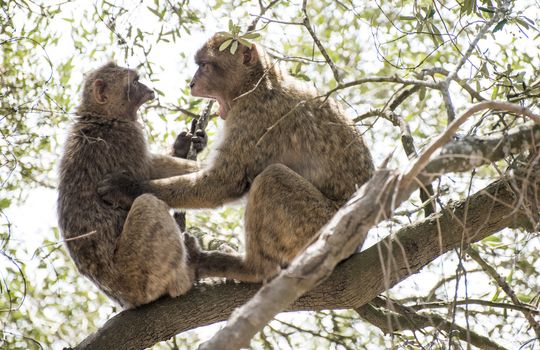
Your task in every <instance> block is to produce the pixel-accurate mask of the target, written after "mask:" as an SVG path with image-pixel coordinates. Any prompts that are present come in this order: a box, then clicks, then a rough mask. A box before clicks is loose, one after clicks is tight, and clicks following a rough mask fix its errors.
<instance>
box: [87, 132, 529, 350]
mask: <svg viewBox="0 0 540 350" xmlns="http://www.w3.org/2000/svg"><path fill="white" fill-rule="evenodd" d="M512 135H513V137H509V138H510V139H511V140H512V141H511V142H510V143H511V144H512V146H511V147H509V146H508V144H507V143H506V142H504V141H503V139H501V140H499V141H497V142H498V144H500V145H501V149H506V150H509V149H512V150H520V149H522V148H525V147H527V146H526V145H528V146H529V147H531V146H532V145H534V144H537V143H538V142H539V141H540V131H539V129H538V128H537V127H535V128H534V129H531V130H520V131H518V132H515V133H513V134H512ZM518 136H519V137H518ZM518 138H521V142H520V143H519V142H517V141H516V140H517V139H518ZM495 141H496V140H492V141H491V142H495ZM504 145H506V147H505V146H504ZM467 146H468V145H467ZM451 151H454V152H456V153H454V155H455V154H464V153H462V152H461V151H462V150H461V149H459V147H458V146H455V145H454V144H453V143H450V144H449V145H447V146H446V147H445V148H444V149H443V152H442V153H444V154H445V156H444V157H443V158H442V159H441V158H438V159H436V160H434V161H432V162H431V163H430V164H429V165H430V166H431V165H432V164H435V165H433V166H431V170H433V171H435V170H436V169H439V170H440V169H441V166H443V165H444V164H447V163H446V162H445V160H448V159H450V158H449V156H450V153H451ZM504 154H506V153H505V152H502V153H501V152H499V153H497V152H494V153H490V154H485V155H484V156H483V157H481V158H480V159H482V160H485V159H491V160H495V159H494V158H493V157H495V155H497V156H500V155H504ZM437 162H443V163H441V164H440V165H439V166H436V163H437ZM467 163H469V164H470V162H468V161H467ZM474 164H475V165H476V163H474ZM458 165H459V164H458V163H454V164H453V166H456V167H457V166H458ZM471 166H472V165H471ZM530 183H531V184H535V182H534V181H530ZM379 188H380V187H379ZM383 192H384V191H383ZM374 200H375V199H374ZM519 200H520V199H518V198H517V196H516V195H515V194H514V192H513V191H512V189H511V187H510V186H508V184H507V182H506V181H503V180H501V181H498V182H496V183H495V184H493V185H492V186H489V187H488V188H487V189H486V190H484V191H481V192H480V193H477V194H476V195H473V196H471V197H469V198H468V199H467V200H466V201H464V202H462V203H460V204H459V205H456V206H455V207H452V208H447V209H445V210H442V211H441V212H440V213H438V214H437V215H433V216H431V217H429V218H428V219H427V220H424V221H423V222H420V223H416V224H413V225H410V226H408V227H405V228H403V229H402V230H400V231H399V232H398V234H397V235H396V238H395V239H392V238H387V239H385V240H383V241H381V242H379V243H378V244H376V245H375V246H373V247H371V248H369V249H367V250H366V251H364V252H362V253H360V254H356V255H354V256H353V257H352V258H350V259H348V260H347V261H345V262H343V263H341V264H340V265H339V267H338V268H337V269H336V271H335V272H334V273H333V274H332V275H331V277H330V278H329V279H327V280H326V281H325V282H324V283H322V284H321V285H320V286H318V287H317V288H316V289H314V290H313V291H311V292H309V293H308V294H306V295H305V296H303V297H301V298H299V299H298V300H296V301H295V302H294V303H293V304H292V305H288V306H286V307H285V308H282V309H288V310H320V309H336V308H357V307H360V306H362V305H363V304H365V303H367V302H369V301H370V300H371V299H373V298H374V297H375V296H377V295H378V294H379V293H381V292H383V291H384V290H386V289H388V288H390V287H391V286H393V285H395V284H396V283H398V282H399V281H401V280H402V279H404V278H406V277H408V276H410V275H412V274H414V273H416V272H418V271H419V270H420V268H422V267H423V266H425V265H426V264H428V263H429V262H430V261H432V260H433V259H435V258H436V257H438V256H439V255H441V254H443V253H444V252H446V251H448V250H450V249H453V248H455V247H459V246H461V245H463V244H465V243H467V242H472V241H478V240H480V239H482V238H484V237H486V236H489V235H491V234H493V233H495V232H497V231H499V230H501V229H502V228H504V227H508V226H511V225H513V224H514V222H515V219H516V217H515V216H514V214H515V212H516V207H517V205H518V203H521V202H519ZM374 203H375V202H372V203H371V207H372V208H373V207H375V205H374ZM465 203H468V208H467V209H466V210H467V220H466V221H465V222H464V220H463V217H464V211H465ZM351 204H353V205H354V201H352V202H351ZM487 208H489V210H486V209H487ZM346 209H347V208H346ZM348 209H350V207H349V208H348ZM371 210H373V209H371ZM367 212H369V210H368V211H367ZM520 218H521V217H520ZM355 221H356V219H354V218H353V219H349V220H348V222H347V224H349V225H353V224H355V225H356V224H357V223H355ZM367 224H369V223H367ZM367 224H366V225H367ZM361 225H362V224H360V226H357V227H352V228H351V229H350V232H351V234H352V235H353V236H354V235H356V234H358V232H360V229H364V227H363V226H361ZM464 225H465V226H464ZM330 227H332V226H330ZM438 227H444V232H439V231H438V230H437V228H438ZM325 238H326V239H327V240H328V241H330V240H331V238H330V237H327V236H325ZM330 244H331V242H330ZM349 244H351V243H349ZM390 259H391V261H392V264H389V265H388V264H386V262H387V261H389V260H390ZM319 263H320V261H319ZM314 267H315V268H316V269H317V268H319V266H314ZM326 268H328V267H326ZM381 274H382V275H383V276H385V277H386V278H381ZM290 278H300V276H299V275H298V276H294V275H293V276H290ZM295 282H296V281H295ZM259 287H260V286H259V285H253V284H222V285H214V286H208V285H200V286H197V287H195V288H194V289H193V290H192V291H191V292H190V293H188V294H187V295H185V296H183V297H181V298H179V299H164V300H160V301H158V302H156V303H153V304H150V305H147V306H144V307H142V308H140V309H138V310H132V311H126V312H122V313H120V314H119V315H117V316H115V317H114V318H112V319H111V320H109V321H108V322H107V323H106V324H105V326H104V327H103V328H102V329H101V330H100V331H98V333H96V334H95V335H93V336H91V337H89V338H87V339H86V340H85V341H84V342H83V343H81V344H80V345H79V346H77V349H102V348H104V347H105V346H109V347H110V348H115V349H137V348H144V347H147V346H150V345H152V344H154V343H155V342H157V341H160V340H166V339H168V338H170V337H172V336H173V335H175V334H177V333H179V332H183V331H186V330H189V329H192V328H195V327H199V326H203V325H207V324H211V323H214V322H217V321H221V320H224V319H225V318H226V317H227V316H228V315H229V314H230V313H231V312H232V311H233V309H234V308H235V307H237V306H238V305H241V304H243V303H244V302H245V301H246V300H248V299H249V298H251V297H252V296H253V295H254V294H255V292H256V291H257V289H258V288H259ZM263 289H265V288H264V287H263ZM281 295H282V296H286V295H287V291H286V290H285V292H284V293H283V294H281ZM266 301H267V302H269V301H270V302H271V300H266ZM263 302H264V300H263ZM282 309H279V310H282ZM238 347H239V346H237V345H232V346H231V348H238ZM218 348H221V347H216V348H214V349H218Z"/></svg>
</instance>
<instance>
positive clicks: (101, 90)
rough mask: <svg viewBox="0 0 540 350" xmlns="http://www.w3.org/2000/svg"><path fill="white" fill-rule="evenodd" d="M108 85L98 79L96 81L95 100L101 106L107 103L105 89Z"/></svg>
mask: <svg viewBox="0 0 540 350" xmlns="http://www.w3.org/2000/svg"><path fill="white" fill-rule="evenodd" d="M106 86H107V83H105V81H103V80H102V79H96V80H95V81H94V98H95V99H96V102H97V103H99V104H100V105H102V104H105V103H107V95H105V87H106Z"/></svg>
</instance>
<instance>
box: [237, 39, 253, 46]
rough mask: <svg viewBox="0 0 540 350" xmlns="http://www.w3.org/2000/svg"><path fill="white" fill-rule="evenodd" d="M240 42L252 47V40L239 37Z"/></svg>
mask: <svg viewBox="0 0 540 350" xmlns="http://www.w3.org/2000/svg"><path fill="white" fill-rule="evenodd" d="M237 40H238V42H239V43H240V44H242V45H244V46H246V47H251V42H249V41H247V40H246V39H244V38H238V39H237Z"/></svg>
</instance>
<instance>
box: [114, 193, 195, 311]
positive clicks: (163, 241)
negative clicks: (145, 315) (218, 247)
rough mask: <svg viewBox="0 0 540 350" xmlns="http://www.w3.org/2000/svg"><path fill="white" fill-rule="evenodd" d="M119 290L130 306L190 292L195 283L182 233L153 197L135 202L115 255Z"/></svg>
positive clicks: (167, 212)
mask: <svg viewBox="0 0 540 350" xmlns="http://www.w3.org/2000/svg"><path fill="white" fill-rule="evenodd" d="M114 263H115V266H114V267H115V270H116V271H117V281H116V286H117V288H119V289H120V293H121V295H122V299H124V300H128V301H129V302H130V303H131V305H130V306H132V307H133V306H138V305H141V304H146V303H148V302H150V301H153V300H155V299H157V298H159V297H160V296H162V295H165V294H169V295H170V296H172V297H176V296H179V295H181V294H184V293H185V292H187V291H188V290H189V289H190V288H191V286H192V285H193V281H194V275H195V273H194V271H193V268H191V267H189V266H188V257H187V252H186V249H185V247H184V242H183V238H182V235H181V233H180V230H179V229H178V227H177V226H176V223H175V221H174V219H173V218H172V217H171V215H170V214H169V207H168V206H167V205H166V204H165V202H163V201H161V200H159V199H158V198H156V197H154V196H153V195H150V194H143V195H141V196H139V197H137V198H136V199H135V201H134V202H133V205H132V207H131V210H130V211H129V214H128V216H127V219H126V222H125V223H124V228H123V230H122V233H121V235H120V237H119V238H118V241H117V244H116V250H115V253H114Z"/></svg>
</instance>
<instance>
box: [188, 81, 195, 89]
mask: <svg viewBox="0 0 540 350" xmlns="http://www.w3.org/2000/svg"><path fill="white" fill-rule="evenodd" d="M194 86H195V83H194V82H193V81H192V82H191V83H189V88H190V89H193V87H194Z"/></svg>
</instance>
